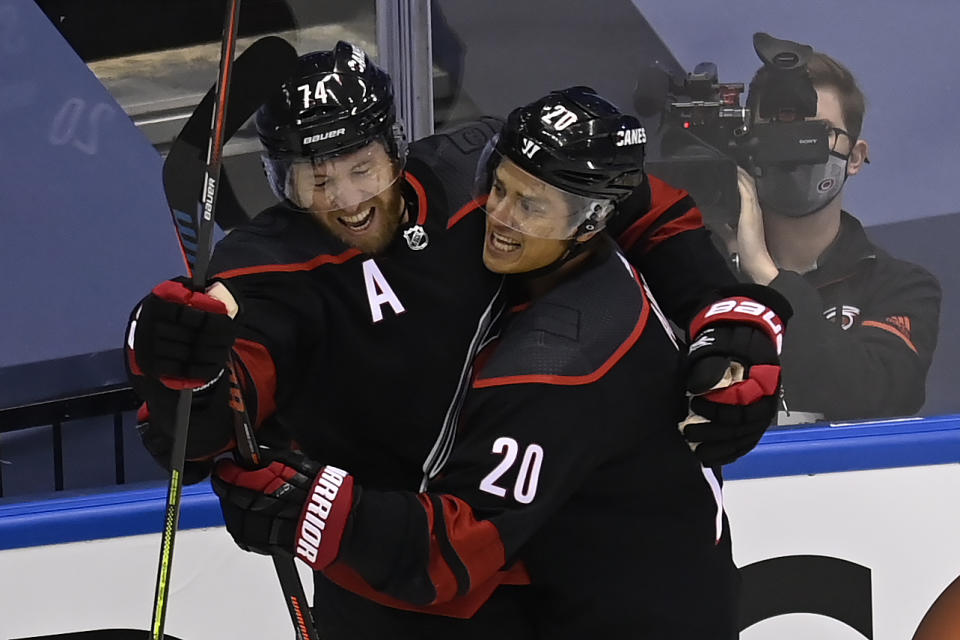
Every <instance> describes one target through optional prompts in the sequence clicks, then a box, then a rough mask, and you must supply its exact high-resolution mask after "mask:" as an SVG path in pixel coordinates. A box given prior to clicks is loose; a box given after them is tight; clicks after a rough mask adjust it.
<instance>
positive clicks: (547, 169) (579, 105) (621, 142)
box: [477, 86, 647, 237]
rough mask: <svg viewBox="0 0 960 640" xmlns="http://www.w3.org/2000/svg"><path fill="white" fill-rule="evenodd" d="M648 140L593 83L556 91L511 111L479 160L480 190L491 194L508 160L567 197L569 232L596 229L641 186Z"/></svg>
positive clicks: (637, 125)
mask: <svg viewBox="0 0 960 640" xmlns="http://www.w3.org/2000/svg"><path fill="white" fill-rule="evenodd" d="M646 139H647V138H646V131H645V130H644V128H643V125H641V124H640V121H639V120H637V119H636V118H635V117H633V116H630V115H627V114H624V113H621V112H620V110H619V109H617V107H616V106H614V105H613V104H612V103H610V102H608V101H607V100H605V99H604V98H601V97H600V96H599V95H597V93H596V92H595V91H594V90H593V89H591V88H590V87H583V86H576V87H570V88H567V89H562V90H559V91H553V92H551V93H550V94H549V95H547V96H545V97H543V98H541V99H539V100H537V101H535V102H532V103H531V104H528V105H526V106H523V107H520V108H518V109H514V110H513V111H512V112H511V113H510V115H509V116H508V117H507V121H506V124H505V125H504V127H503V129H502V131H501V132H500V133H499V134H498V135H497V136H496V137H495V138H494V139H493V140H491V143H490V145H488V149H487V150H486V151H485V155H484V157H483V158H482V159H481V163H480V166H479V167H478V174H477V192H478V194H480V193H487V192H489V189H490V186H491V184H492V179H493V172H494V170H495V169H496V167H497V166H498V165H499V164H500V162H501V161H502V160H503V158H506V159H508V160H510V161H511V162H512V163H514V164H515V165H517V166H518V167H519V168H520V169H522V170H523V171H525V172H527V173H529V174H530V175H532V176H533V177H535V178H537V179H539V180H541V181H543V182H545V183H546V184H548V185H550V186H552V187H555V188H556V189H558V190H560V191H561V192H563V193H564V194H566V195H567V198H566V199H567V201H568V203H570V204H571V207H570V208H571V218H572V219H571V221H570V222H571V225H572V226H571V227H570V230H571V235H570V236H567V237H572V236H575V235H579V234H580V233H583V232H589V231H596V230H598V229H601V228H603V227H604V226H605V224H606V222H607V220H609V217H610V215H611V214H612V213H613V211H614V210H615V207H616V204H617V203H619V202H621V201H622V200H624V199H626V198H627V197H628V196H630V194H632V193H633V192H634V191H635V190H636V189H637V187H639V186H640V185H642V184H643V181H644V179H645V176H644V171H643V160H644V147H645V143H646ZM487 213H488V215H495V214H493V213H492V212H491V211H489V210H488V212H487ZM501 222H503V221H502V220H501ZM518 230H519V231H523V232H524V233H530V230H529V229H522V228H518ZM531 235H537V234H536V233H532V234H531ZM543 237H558V236H543Z"/></svg>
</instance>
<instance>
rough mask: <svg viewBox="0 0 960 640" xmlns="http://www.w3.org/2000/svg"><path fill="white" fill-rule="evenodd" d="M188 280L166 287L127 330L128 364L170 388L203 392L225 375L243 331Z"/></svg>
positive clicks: (138, 373)
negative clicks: (239, 333)
mask: <svg viewBox="0 0 960 640" xmlns="http://www.w3.org/2000/svg"><path fill="white" fill-rule="evenodd" d="M188 282H189V281H188V280H187V278H177V279H176V280H167V281H166V282H161V283H160V284H158V285H157V286H156V287H154V289H153V291H151V292H150V295H148V296H147V297H146V298H144V299H143V300H141V301H140V303H139V304H138V305H137V307H136V308H135V309H134V310H133V313H132V314H131V316H130V321H129V323H128V325H127V360H128V362H127V364H128V365H129V367H130V373H131V374H133V375H134V376H147V377H150V378H154V379H156V380H159V381H160V382H161V383H162V384H163V385H164V386H166V387H168V388H170V389H194V390H196V389H199V388H202V387H204V386H205V385H208V384H209V383H210V382H211V381H213V380H215V379H216V378H217V377H218V376H220V375H221V374H222V373H223V370H224V367H226V364H227V360H228V358H229V357H230V349H231V348H232V347H233V343H234V342H235V341H236V338H237V328H236V324H235V323H234V321H233V319H232V318H230V316H229V315H227V307H226V305H225V304H223V302H221V301H220V300H217V299H216V298H213V297H211V296H208V295H207V294H205V293H203V292H201V291H193V290H191V289H190V288H189V287H188V286H187V285H188Z"/></svg>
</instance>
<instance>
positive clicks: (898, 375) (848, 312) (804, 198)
mask: <svg viewBox="0 0 960 640" xmlns="http://www.w3.org/2000/svg"><path fill="white" fill-rule="evenodd" d="M807 72H808V74H809V78H810V81H812V84H813V88H814V89H815V90H816V115H815V116H814V117H813V118H806V119H807V120H814V119H815V120H824V121H826V122H827V124H828V126H829V127H831V130H830V134H829V137H828V144H829V148H830V154H829V158H828V160H827V162H826V163H825V164H822V165H815V166H809V165H808V166H805V167H804V166H801V167H797V168H794V169H793V170H792V171H783V170H780V171H776V170H774V171H765V170H764V167H762V166H759V167H757V169H756V170H755V171H754V174H755V175H757V176H758V177H757V178H756V180H755V179H754V177H752V176H751V175H750V173H748V172H747V171H745V170H743V169H740V170H739V174H738V187H739V191H740V201H741V209H740V219H739V225H738V228H737V231H736V240H735V242H734V243H732V244H733V245H734V246H731V247H730V248H731V249H732V251H733V259H734V263H735V264H737V263H738V265H739V268H740V271H741V273H742V274H743V275H744V276H745V277H746V278H749V279H750V280H752V281H753V282H756V283H759V284H763V285H770V286H771V287H773V288H774V289H777V290H778V291H780V292H781V293H782V294H784V296H786V298H787V299H788V300H789V301H790V304H791V305H792V306H793V309H794V317H793V319H792V321H791V325H790V330H791V331H790V337H789V339H788V340H786V341H785V343H784V347H783V354H782V362H783V394H784V396H783V400H784V406H783V407H781V410H782V411H781V419H780V423H781V424H791V423H798V422H812V421H816V420H818V419H827V420H838V419H859V418H879V417H886V416H899V415H908V414H912V413H915V412H917V411H918V410H919V409H920V407H921V406H922V405H923V402H924V385H925V380H926V375H927V370H928V369H929V367H930V361H931V359H932V356H933V350H934V348H935V346H936V343H937V331H938V325H939V314H940V286H939V284H938V282H937V280H936V279H935V278H934V277H933V276H932V275H931V274H930V273H929V272H927V271H926V270H925V269H923V268H921V267H919V266H917V265H915V264H911V263H908V262H904V261H902V260H898V259H896V258H894V257H892V256H891V255H890V254H888V253H887V252H885V251H884V250H883V249H880V248H879V247H877V246H876V245H874V244H872V243H871V242H870V240H869V239H868V238H867V235H866V233H864V230H863V227H862V226H861V224H860V222H859V221H858V220H857V219H856V218H855V217H854V216H852V215H850V214H849V213H847V212H846V211H843V209H842V206H843V189H844V186H845V184H846V179H847V178H848V177H850V176H854V175H856V174H858V173H859V172H860V171H861V170H862V169H863V168H864V165H865V164H866V163H867V162H869V161H868V159H867V153H868V150H869V147H868V145H867V142H866V140H863V139H862V138H860V132H861V125H862V123H863V116H864V111H865V105H864V96H863V93H862V92H861V90H860V88H859V87H858V86H857V83H856V80H855V79H854V77H853V75H852V74H851V73H850V71H849V70H848V69H847V68H846V67H844V66H843V65H842V64H840V63H839V62H837V61H836V60H834V59H833V58H831V57H830V56H828V55H826V54H823V53H820V52H815V51H812V50H811V51H810V56H809V59H808V62H807ZM775 73H776V70H775V69H773V70H772V69H771V67H770V66H768V65H765V66H763V67H761V68H760V70H758V71H757V73H756V75H755V76H754V78H753V80H752V81H751V83H750V96H749V98H748V101H747V106H748V107H749V108H750V109H751V117H752V119H753V121H754V122H758V121H762V120H764V119H761V118H760V117H759V114H760V113H761V111H763V109H761V107H762V105H763V102H764V101H765V100H773V102H776V103H781V102H782V99H780V98H777V97H776V96H774V95H773V93H772V92H771V91H770V88H771V87H772V86H773V85H775V84H776V81H775V80H774V79H772V77H773V75H774V74H775ZM781 98H782V97H781ZM767 111H769V108H768V109H767ZM773 119H774V120H776V117H774V118H773ZM774 124H776V123H774ZM758 194H759V195H758Z"/></svg>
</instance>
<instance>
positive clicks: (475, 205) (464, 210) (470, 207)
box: [447, 196, 487, 229]
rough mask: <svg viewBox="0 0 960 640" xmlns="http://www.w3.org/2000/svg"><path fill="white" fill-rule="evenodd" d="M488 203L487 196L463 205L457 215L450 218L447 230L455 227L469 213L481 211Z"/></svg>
mask: <svg viewBox="0 0 960 640" xmlns="http://www.w3.org/2000/svg"><path fill="white" fill-rule="evenodd" d="M486 203H487V196H480V197H479V198H476V199H474V200H471V201H470V202H468V203H467V204H465V205H463V206H462V207H460V209H459V210H458V211H457V212H456V213H455V214H453V216H452V217H451V218H450V221H449V222H447V229H449V228H451V227H452V226H453V225H455V224H457V223H458V222H460V221H461V220H463V219H464V218H465V217H466V216H467V214H468V213H470V212H471V211H475V210H477V209H479V208H480V207H482V206H483V205H485V204H486Z"/></svg>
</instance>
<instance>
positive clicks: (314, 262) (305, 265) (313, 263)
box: [211, 249, 361, 280]
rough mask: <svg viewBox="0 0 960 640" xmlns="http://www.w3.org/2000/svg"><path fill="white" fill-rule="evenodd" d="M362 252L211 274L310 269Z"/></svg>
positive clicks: (225, 275) (230, 275)
mask: <svg viewBox="0 0 960 640" xmlns="http://www.w3.org/2000/svg"><path fill="white" fill-rule="evenodd" d="M360 253H361V251H360V250H359V249H347V250H346V251H344V252H343V253H341V254H338V255H330V254H329V253H324V254H321V255H319V256H316V257H313V258H311V259H310V260H307V261H306V262H294V263H291V264H263V265H257V266H254V267H241V268H239V269H228V270H226V271H221V272H220V273H217V274H214V275H213V276H211V278H219V279H221V280H228V279H230V278H236V277H237V276H245V275H250V274H253V273H289V272H292V271H310V270H311V269H316V268H317V267H320V266H322V265H325V264H343V263H344V262H346V261H347V260H350V259H352V258H356V257H357V256H358V255H360Z"/></svg>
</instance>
